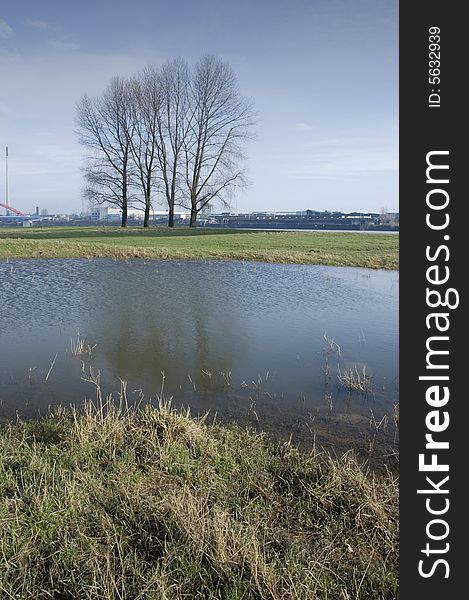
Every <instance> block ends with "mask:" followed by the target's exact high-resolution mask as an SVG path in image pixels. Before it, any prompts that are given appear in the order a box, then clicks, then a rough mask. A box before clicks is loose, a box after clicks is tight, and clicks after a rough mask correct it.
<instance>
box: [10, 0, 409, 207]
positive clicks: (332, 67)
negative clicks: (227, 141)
mask: <svg viewBox="0 0 469 600" xmlns="http://www.w3.org/2000/svg"><path fill="white" fill-rule="evenodd" d="M2 4H3V6H2V8H0V147H1V154H2V157H3V156H4V147H5V146H6V145H8V146H9V151H10V158H9V161H10V162H9V174H10V203H11V204H12V205H13V206H16V207H17V208H20V209H23V210H25V211H26V212H29V211H33V210H34V209H35V207H36V206H40V207H41V208H47V209H48V210H49V212H65V213H69V212H75V211H81V209H82V198H81V187H82V175H81V172H80V166H81V164H82V161H81V156H82V149H81V148H80V146H79V145H78V143H77V140H76V136H75V134H74V116H75V105H76V103H77V101H78V100H79V98H80V97H81V96H82V95H83V94H84V93H88V94H91V95H97V94H99V93H100V92H101V91H102V90H103V89H104V87H105V86H106V85H107V83H108V82H109V79H110V78H111V77H112V76H113V75H116V74H120V75H127V74H131V73H134V72H136V71H139V70H140V69H141V68H142V67H144V66H145V65H147V64H156V65H158V64H161V63H162V62H164V61H165V60H166V59H168V58H173V57H177V56H181V57H183V58H186V59H187V60H188V61H189V62H195V61H196V60H197V59H198V58H199V57H200V56H201V55H203V54H205V53H213V54H216V55H218V56H221V57H222V58H224V59H225V60H227V61H228V62H229V63H230V64H231V65H232V67H233V68H234V70H235V71H236V73H237V75H238V77H239V82H240V86H241V89H242V91H243V93H244V94H245V95H246V96H249V97H252V98H253V99H254V101H255V105H256V109H257V112H258V114H259V116H260V121H259V123H258V125H257V128H256V139H255V140H254V141H253V142H250V143H249V145H248V146H247V148H246V150H247V155H248V157H249V160H248V167H249V171H248V174H249V178H250V180H251V185H250V187H249V188H248V189H247V190H245V191H242V192H240V193H238V194H237V196H236V198H234V199H233V202H232V209H233V210H236V211H251V210H252V211H254V210H277V211H289V210H292V211H294V210H304V209H307V208H311V209H316V210H326V209H327V210H342V211H353V210H362V211H376V212H379V211H380V210H381V208H383V207H386V208H387V209H388V210H398V2H397V0H309V1H307V0H288V1H285V0H283V1H278V0H268V1H264V0H250V1H247V0H238V1H236V2H234V1H231V0H218V1H217V0H198V1H197V2H195V1H193V0H191V1H189V0H177V1H176V2H173V3H172V4H171V3H169V2H167V1H166V0H165V1H160V0H135V1H134V2H128V1H127V2H122V1H120V0H117V1H116V0H113V1H111V0H93V1H90V0H82V1H81V2H71V1H68V2H65V1H63V0H62V1H61V2H57V1H51V0H43V1H42V2H37V1H35V2H32V1H29V2H28V1H23V2H22V1H21V0H19V1H17V2H15V3H13V2H11V3H9V4H6V3H2ZM2 162H3V160H2ZM4 171H5V169H4V165H3V164H2V168H1V170H0V198H1V199H2V200H3V198H4V190H5V172H4Z"/></svg>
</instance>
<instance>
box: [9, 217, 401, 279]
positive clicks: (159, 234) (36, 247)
mask: <svg viewBox="0 0 469 600" xmlns="http://www.w3.org/2000/svg"><path fill="white" fill-rule="evenodd" d="M79 257H86V258H98V257H101V258H176V259H225V260H253V261H263V262H273V263H299V264H317V265H335V266H353V267H368V268H372V269H398V268H399V236H398V235H392V234H381V233H380V234H378V233H375V234H373V233H366V234H360V233H349V232H340V233H323V232H313V233H310V232H308V233H305V232H276V231H272V232H264V231H249V232H247V231H239V230H225V229H224V230H221V229H218V230H215V229H187V228H185V229H174V230H170V229H168V228H158V229H153V228H152V229H143V228H128V229H121V228H118V227H48V228H41V227H35V228H32V229H20V228H14V229H13V228H8V229H6V228H5V229H0V259H14V258H79Z"/></svg>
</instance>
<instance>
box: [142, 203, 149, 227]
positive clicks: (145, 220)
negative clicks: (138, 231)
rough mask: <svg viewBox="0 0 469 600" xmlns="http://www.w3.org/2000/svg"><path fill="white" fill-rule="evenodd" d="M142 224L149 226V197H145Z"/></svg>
mask: <svg viewBox="0 0 469 600" xmlns="http://www.w3.org/2000/svg"><path fill="white" fill-rule="evenodd" d="M143 226H144V227H150V198H145V216H144V217H143Z"/></svg>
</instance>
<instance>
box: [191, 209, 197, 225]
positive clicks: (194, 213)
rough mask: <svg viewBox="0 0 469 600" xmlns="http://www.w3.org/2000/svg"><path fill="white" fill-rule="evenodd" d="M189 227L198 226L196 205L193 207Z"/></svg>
mask: <svg viewBox="0 0 469 600" xmlns="http://www.w3.org/2000/svg"><path fill="white" fill-rule="evenodd" d="M189 227H197V209H196V208H194V207H192V208H191V220H190V223H189Z"/></svg>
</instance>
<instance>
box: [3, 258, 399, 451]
mask: <svg viewBox="0 0 469 600" xmlns="http://www.w3.org/2000/svg"><path fill="white" fill-rule="evenodd" d="M0 281H1V286H0V311H1V313H0V314H1V334H0V420H6V419H12V418H14V417H15V415H16V414H19V415H20V416H22V417H24V418H35V417H37V416H38V415H39V414H43V413H44V412H46V411H47V409H48V407H49V406H54V405H56V404H64V405H69V404H77V405H79V404H81V403H82V401H83V399H84V398H85V397H86V398H94V397H95V392H96V390H95V386H94V384H93V383H91V382H90V381H87V379H88V380H89V379H90V374H91V375H92V376H96V375H97V374H99V376H100V385H101V387H102V390H103V393H104V394H109V393H112V394H113V395H114V396H115V397H117V394H118V392H119V389H120V386H121V380H122V381H125V382H127V396H128V400H129V402H131V403H132V402H136V401H138V400H139V399H140V400H141V398H142V396H144V401H152V402H155V401H156V398H157V396H158V394H160V393H161V390H162V386H163V393H164V395H166V396H172V397H173V404H174V405H176V406H182V405H184V406H188V405H190V406H191V410H192V412H193V413H194V414H197V413H204V412H206V411H210V413H211V414H212V415H214V413H216V414H217V418H218V419H220V420H222V421H224V420H234V421H237V422H239V423H242V424H250V425H252V426H255V427H258V428H261V429H264V430H267V431H269V432H271V433H273V434H274V435H277V436H278V437H281V438H282V437H283V438H284V437H288V436H290V435H292V436H293V439H294V440H296V441H298V443H300V444H304V445H308V444H311V443H312V440H314V439H318V440H319V441H320V442H321V443H324V444H326V445H327V444H329V445H335V446H338V447H345V446H347V445H360V444H363V443H365V440H369V435H370V432H373V431H374V432H375V433H376V432H378V429H379V431H380V434H381V433H382V432H385V433H384V434H383V435H385V436H387V441H388V442H389V441H390V439H391V437H393V439H394V441H395V438H396V432H395V430H394V429H393V428H392V414H393V410H394V406H395V405H396V403H397V402H398V273H397V272H393V271H370V270H367V269H357V268H337V267H322V266H309V265H308V266H306V265H272V264H261V263H244V262H235V261H223V262H222V261H220V262H217V261H213V262H210V261H206V262H200V261H198V262H190V261H143V260H132V261H114V260H103V259H99V260H93V261H88V260H62V259H61V260H42V261H41V260H28V261H10V262H0ZM78 335H79V338H80V339H81V340H84V341H85V345H89V346H90V347H94V348H93V350H92V352H91V356H89V355H87V354H84V355H81V356H75V355H74V353H73V352H72V344H71V340H74V341H76V340H77V336H78ZM363 367H365V368H366V373H367V374H368V375H370V376H371V390H370V391H369V392H368V393H360V392H356V391H354V392H352V393H350V392H349V391H347V390H346V389H344V388H343V387H342V386H341V385H340V382H339V379H338V374H339V373H342V374H344V373H347V372H348V370H349V369H352V370H353V371H355V369H357V371H358V372H359V373H363ZM46 380H47V381H46ZM383 419H384V420H383Z"/></svg>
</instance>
